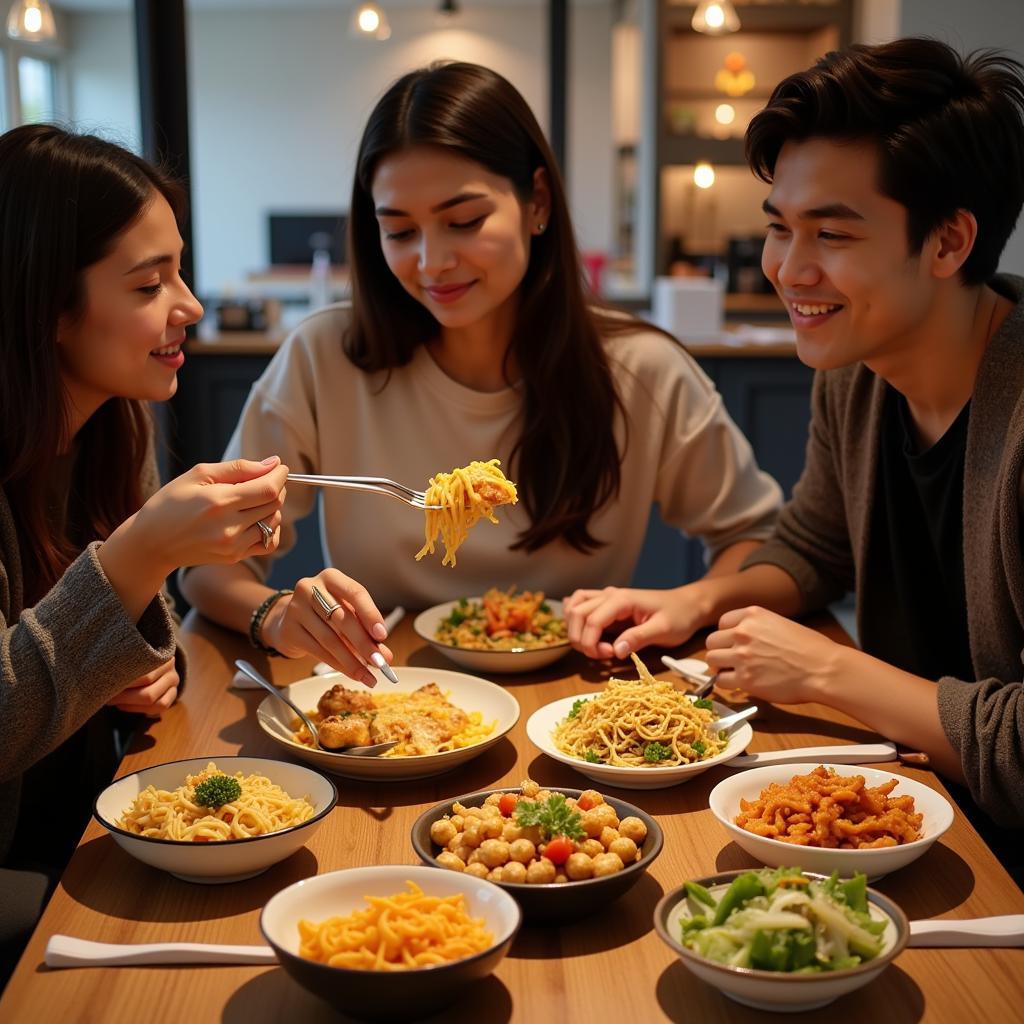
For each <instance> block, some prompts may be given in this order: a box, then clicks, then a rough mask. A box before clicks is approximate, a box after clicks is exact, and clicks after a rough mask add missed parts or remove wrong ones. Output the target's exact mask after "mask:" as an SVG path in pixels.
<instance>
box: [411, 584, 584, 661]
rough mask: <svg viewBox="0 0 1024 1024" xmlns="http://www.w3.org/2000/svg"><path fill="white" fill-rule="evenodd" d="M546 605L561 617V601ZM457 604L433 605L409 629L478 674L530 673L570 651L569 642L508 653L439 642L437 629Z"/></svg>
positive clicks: (418, 616)
mask: <svg viewBox="0 0 1024 1024" xmlns="http://www.w3.org/2000/svg"><path fill="white" fill-rule="evenodd" d="M464 600H467V601H482V600H483V598H482V597H467V598H464ZM544 600H545V602H546V603H547V604H548V605H550V606H551V610H552V612H554V613H555V615H556V616H557V617H558V618H560V619H561V618H564V615H563V612H562V602H561V601H556V600H554V599H552V598H545V599H544ZM458 603H459V602H458V601H446V602H445V603H444V604H436V605H434V607H433V608H428V609H427V610H426V611H425V612H420V614H419V615H417V616H416V619H415V621H414V622H413V624H412V628H413V629H415V630H416V632H417V633H418V634H419V635H420V636H421V637H422V638H423V639H424V640H426V641H427V643H428V644H430V646H431V647H434V648H436V649H437V650H439V651H440V652H441V653H442V654H443V655H444V656H445V657H446V658H451V659H452V661H454V662H456V663H457V664H459V665H464V666H465V667H466V668H472V669H476V670H477V671H478V672H487V673H494V672H532V671H533V670H534V669H538V668H543V667H544V666H545V665H550V664H552V663H553V662H555V661H558V659H559V658H562V657H564V656H565V655H566V654H568V653H569V651H570V650H571V645H570V644H569V641H568V640H565V641H563V642H562V643H559V644H550V645H549V646H547V647H530V648H524V649H521V650H511V651H471V650H468V649H467V648H465V647H455V646H454V645H452V644H446V643H442V642H441V641H440V640H438V639H437V627H438V626H439V625H440V623H441V620H442V619H446V618H448V616H449V615H451V613H452V609H453V608H454V607H455V606H456V605H457V604H458Z"/></svg>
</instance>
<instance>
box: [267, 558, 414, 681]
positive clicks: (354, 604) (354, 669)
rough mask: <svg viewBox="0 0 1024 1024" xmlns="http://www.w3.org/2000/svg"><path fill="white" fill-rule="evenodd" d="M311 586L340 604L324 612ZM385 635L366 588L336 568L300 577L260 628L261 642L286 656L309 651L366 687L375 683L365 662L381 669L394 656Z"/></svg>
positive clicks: (381, 621) (276, 603)
mask: <svg viewBox="0 0 1024 1024" xmlns="http://www.w3.org/2000/svg"><path fill="white" fill-rule="evenodd" d="M314 587H316V588H317V589H318V590H319V591H320V593H321V594H322V595H323V596H324V598H325V599H326V601H327V603H328V606H330V605H337V606H338V607H337V609H336V610H334V611H332V612H331V613H330V615H326V616H325V613H324V610H323V608H322V607H321V606H320V604H319V603H318V602H317V601H316V599H315V598H314V596H313V588H314ZM387 635H388V632H387V629H386V628H385V626H384V617H383V616H382V615H381V613H380V612H379V611H378V609H377V606H376V605H375V604H374V603H373V598H371V597H370V594H369V592H368V591H367V589H366V588H365V587H364V586H363V585H362V584H361V583H357V582H356V581H355V580H354V579H351V578H350V577H348V576H346V575H345V574H344V573H343V572H339V571H338V570H337V569H324V571H323V572H321V573H319V574H318V575H317V576H311V577H307V578H306V579H301V580H299V582H298V583H296V584H295V593H294V594H288V595H286V596H285V597H282V598H281V599H280V600H279V601H276V602H275V603H274V605H273V607H272V608H271V609H270V611H269V612H268V613H267V617H266V619H264V620H263V628H262V630H261V631H260V637H261V639H262V641H263V643H265V644H267V645H268V646H270V647H273V648H274V649H275V650H277V651H280V652H281V653H282V654H284V655H286V656H287V657H289V658H297V657H299V656H300V655H303V654H311V655H313V657H314V658H319V659H320V660H321V661H325V662H327V664H328V665H330V666H331V667H332V668H336V669H337V670H338V671H339V672H344V673H345V675H347V676H348V677H349V678H351V679H355V680H357V681H358V682H360V683H364V684H365V685H366V686H376V685H377V680H376V679H375V678H374V676H373V674H372V673H371V672H370V671H369V669H368V668H367V667H366V666H367V663H370V664H376V665H377V667H378V668H380V667H381V665H382V664H383V663H384V661H387V662H388V663H389V664H390V663H391V661H393V660H394V655H392V653H391V651H390V650H389V649H388V648H387V647H385V646H384V645H383V644H381V643H379V641H381V640H384V639H385V638H386V637H387Z"/></svg>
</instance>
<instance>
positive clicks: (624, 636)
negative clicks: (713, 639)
mask: <svg viewBox="0 0 1024 1024" xmlns="http://www.w3.org/2000/svg"><path fill="white" fill-rule="evenodd" d="M697 593H698V592H697V591H696V589H695V588H694V586H693V585H689V586H684V587H677V588H676V589H674V590H634V589H631V588H620V587H605V588H604V589H603V590H577V591H576V592H575V593H573V594H572V595H571V596H570V597H567V598H566V599H565V602H564V605H563V609H564V611H565V624H566V629H567V632H568V634H569V641H570V642H571V643H572V645H573V646H574V647H576V648H577V649H578V650H580V651H582V652H583V653H584V654H586V655H587V656H588V657H590V658H612V657H615V658H628V657H629V655H630V654H631V653H632V652H633V651H639V650H640V649H641V648H642V647H646V646H647V645H648V644H657V645H659V646H661V647H675V646H676V645H677V644H681V643H683V641H684V640H688V639H689V638H690V637H691V636H693V634H694V633H695V632H696V631H697V630H698V629H700V628H701V625H702V622H701V612H700V609H699V607H698V600H697ZM621 622H625V623H632V625H631V626H628V627H627V628H626V629H624V630H623V631H622V632H621V633H620V634H619V635H618V636H617V637H616V638H615V640H614V641H613V642H608V641H607V640H602V639H601V636H602V634H603V633H604V631H605V630H606V629H608V628H610V627H612V626H613V625H615V624H616V623H621Z"/></svg>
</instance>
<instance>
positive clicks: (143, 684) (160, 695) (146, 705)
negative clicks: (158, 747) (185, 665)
mask: <svg viewBox="0 0 1024 1024" xmlns="http://www.w3.org/2000/svg"><path fill="white" fill-rule="evenodd" d="M180 683H181V680H180V679H179V678H178V670H177V669H176V668H175V666H174V659H173V658H171V660H170V661H168V662H165V663H164V664H163V665H161V666H160V667H159V668H155V669H153V671H152V672H147V673H146V675H144V676H139V678H138V679H136V680H135V682H133V683H129V684H128V686H126V687H125V688H124V689H123V690H122V691H121V692H120V693H119V694H118V695H117V696H116V697H112V698H111V699H110V700H109V701H107V703H108V704H109V705H110V706H112V707H115V708H120V709H121V710H122V711H136V712H138V713H139V714H142V715H149V717H150V718H159V717H160V716H161V715H162V714H163V713H164V712H165V711H166V710H167V709H168V708H169V707H170V706H171V705H172V704H173V703H174V702H175V701H176V700H177V699H178V686H179V685H180Z"/></svg>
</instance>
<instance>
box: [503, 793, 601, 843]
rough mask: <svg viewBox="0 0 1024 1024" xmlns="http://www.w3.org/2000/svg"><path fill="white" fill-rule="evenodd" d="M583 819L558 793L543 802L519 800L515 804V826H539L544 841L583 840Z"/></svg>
mask: <svg viewBox="0 0 1024 1024" xmlns="http://www.w3.org/2000/svg"><path fill="white" fill-rule="evenodd" d="M582 821H583V818H582V817H581V815H580V812H579V811H576V810H573V808H571V807H570V806H569V805H568V804H567V803H566V802H565V797H564V796H562V795H561V794H560V793H552V795H551V796H549V797H548V798H547V800H544V801H536V800H520V801H519V803H518V804H516V824H517V825H519V826H520V827H521V828H529V827H530V826H531V825H540V830H541V832H542V833H543V835H544V837H545V838H546V839H551V838H552V837H553V836H565V837H566V839H583V838H584V836H585V835H586V833H585V832H584V831H583V824H582Z"/></svg>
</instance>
